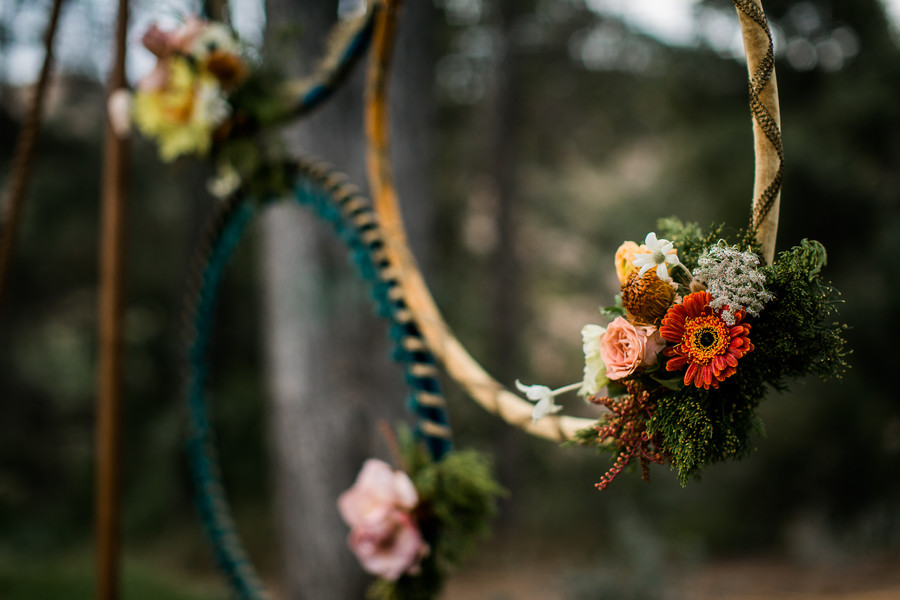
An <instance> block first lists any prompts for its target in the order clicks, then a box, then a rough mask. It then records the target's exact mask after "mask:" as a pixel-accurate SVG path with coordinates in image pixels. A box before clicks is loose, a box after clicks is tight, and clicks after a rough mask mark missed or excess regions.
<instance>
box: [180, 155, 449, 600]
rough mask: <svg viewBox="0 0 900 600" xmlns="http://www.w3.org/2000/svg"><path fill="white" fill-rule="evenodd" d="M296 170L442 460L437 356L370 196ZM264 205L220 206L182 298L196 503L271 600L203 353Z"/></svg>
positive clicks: (420, 426)
mask: <svg viewBox="0 0 900 600" xmlns="http://www.w3.org/2000/svg"><path fill="white" fill-rule="evenodd" d="M292 168H293V169H294V181H295V184H294V190H293V195H294V198H295V200H296V201H297V202H298V203H299V204H301V205H303V206H306V207H308V208H309V209H311V210H312V211H313V212H314V213H315V214H317V215H318V216H319V217H320V218H321V219H322V220H324V221H326V222H327V223H329V224H330V225H331V226H332V229H333V230H334V231H335V233H336V234H337V236H338V237H339V239H341V241H343V242H344V243H345V244H346V245H347V247H348V248H349V250H350V253H351V259H352V261H353V263H354V264H355V265H356V267H357V270H358V273H359V274H360V276H361V277H362V278H363V279H365V280H366V281H367V282H369V283H370V284H371V286H372V298H373V300H374V302H375V306H376V308H377V311H378V314H379V315H380V316H382V317H385V318H388V319H390V322H391V327H390V337H391V339H392V340H393V341H394V350H393V358H394V359H395V360H396V361H398V362H400V363H401V364H402V365H403V367H404V372H405V377H406V382H407V384H408V385H409V387H410V390H411V393H410V397H409V400H408V408H409V410H410V411H411V412H413V413H414V414H415V415H416V417H417V424H416V431H417V433H418V435H419V436H420V438H421V439H422V440H423V441H424V443H425V445H426V447H427V448H428V450H429V452H430V453H431V455H432V457H433V458H434V459H435V460H440V459H441V458H442V457H443V456H444V454H446V453H447V452H448V451H449V450H450V449H451V448H452V441H451V432H450V426H449V421H448V418H447V413H446V405H445V402H444V398H443V396H442V394H441V388H440V383H439V381H438V378H437V367H436V364H435V359H434V356H433V355H432V354H431V353H430V352H429V351H428V349H427V347H426V346H425V344H424V342H423V340H422V336H421V333H420V331H419V328H418V326H417V325H416V323H415V321H414V320H413V318H412V314H411V313H410V311H409V310H408V308H407V306H406V303H405V301H404V298H403V295H402V292H401V290H400V287H399V286H398V285H397V282H396V280H395V279H394V277H393V275H392V270H391V265H390V263H389V262H388V260H387V258H386V255H385V253H384V242H383V240H382V236H381V232H380V229H379V225H378V223H377V221H376V220H375V217H374V213H373V211H372V208H371V205H370V204H369V201H368V200H367V199H366V198H365V197H363V196H362V195H361V194H360V193H359V192H358V190H357V189H356V187H355V186H353V185H352V184H350V183H349V182H348V181H347V179H346V178H345V177H344V176H343V175H341V174H339V173H337V172H335V171H334V170H333V169H331V168H330V167H329V166H327V165H325V164H323V163H313V162H304V161H301V162H299V163H298V164H296V165H294V166H293V167H292ZM258 206H260V205H259V204H258V203H256V202H254V201H252V200H250V199H248V198H237V197H232V198H231V199H229V200H228V201H227V202H226V203H224V204H222V205H221V206H220V208H219V210H218V211H217V212H216V214H215V216H214V218H213V220H212V222H211V224H210V225H209V226H208V228H207V231H206V232H205V234H204V236H203V241H202V243H201V245H200V247H199V248H198V250H197V252H196V254H195V259H194V263H193V269H192V273H191V281H190V284H189V286H188V292H187V300H186V305H185V325H186V328H187V329H186V339H187V347H188V354H187V373H186V374H185V385H186V394H185V395H186V398H187V403H188V420H189V424H190V427H189V433H188V441H187V449H188V459H189V464H190V467H191V472H192V476H193V480H194V487H195V494H196V503H197V507H198V510H199V512H200V517H201V520H202V522H203V525H204V529H205V530H206V533H207V536H208V537H209V539H210V542H211V543H212V546H213V550H214V554H215V557H216V561H217V562H218V564H219V567H220V568H221V569H222V570H223V571H224V573H225V574H226V576H227V577H228V579H229V581H230V583H231V585H232V587H233V588H234V590H235V591H236V592H237V594H238V595H239V597H240V598H242V599H246V600H268V599H269V598H270V596H268V595H267V593H266V591H265V590H264V588H263V586H262V584H261V582H260V579H259V576H258V575H257V573H256V570H255V568H254V567H253V565H252V563H251V562H250V559H249V558H248V556H247V552H246V551H245V549H244V547H243V544H242V542H241V539H240V536H239V534H238V532H237V528H236V526H235V522H234V518H233V516H232V513H231V509H230V507H229V504H228V500H227V497H226V495H225V489H224V486H223V484H222V474H221V469H220V467H219V462H218V458H217V453H216V450H215V446H214V443H213V442H214V434H213V430H212V426H211V423H210V417H209V406H208V403H207V398H206V394H207V392H206V390H207V388H208V384H209V379H210V377H209V366H208V363H207V360H206V356H207V354H208V348H209V344H210V338H211V336H212V329H213V324H214V323H213V321H214V319H213V316H214V313H215V304H216V297H217V291H218V289H219V284H220V282H221V280H222V277H223V275H224V273H225V269H226V267H227V265H228V262H229V259H230V257H231V255H232V253H233V252H234V250H235V248H236V247H237V245H238V242H239V241H240V239H241V236H242V234H243V232H244V230H245V228H246V226H247V225H248V224H249V223H250V221H251V220H252V219H253V217H254V216H255V215H256V214H257V213H258V212H259V211H258Z"/></svg>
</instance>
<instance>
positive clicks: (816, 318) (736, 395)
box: [645, 219, 847, 485]
mask: <svg viewBox="0 0 900 600" xmlns="http://www.w3.org/2000/svg"><path fill="white" fill-rule="evenodd" d="M660 230H661V231H662V232H663V234H662V235H665V236H667V237H668V236H671V239H672V240H673V241H675V245H676V247H677V249H678V255H679V257H680V258H681V260H682V261H683V262H684V263H685V264H686V265H687V266H688V267H689V268H690V267H693V266H695V265H696V261H697V259H698V258H699V257H700V256H701V255H702V252H703V251H704V248H706V247H708V246H709V245H711V244H713V243H716V241H718V239H720V236H721V228H720V227H719V228H713V229H712V230H711V232H710V233H708V234H704V233H703V232H702V230H701V229H700V228H699V227H698V226H697V225H696V224H692V223H689V224H683V223H681V222H680V221H678V220H676V219H665V220H663V221H660ZM747 238H748V235H747V234H746V233H741V234H740V236H739V239H741V240H742V243H746V244H748V245H749V242H748V241H747ZM826 261H827V255H826V252H825V248H824V247H823V246H822V244H820V243H818V242H815V241H809V240H805V239H804V240H803V241H801V242H800V244H799V245H797V246H794V247H793V248H791V249H790V250H788V251H786V252H782V253H780V254H779V255H778V260H777V261H776V262H775V264H774V265H771V266H766V267H762V268H761V271H762V273H763V274H764V275H765V277H766V289H767V290H768V291H769V292H770V293H772V294H773V295H774V296H775V299H774V300H772V301H770V302H769V303H768V304H767V305H766V307H765V309H764V310H762V311H761V312H760V315H759V316H758V317H755V318H754V317H749V316H748V317H747V318H746V322H748V323H750V325H751V330H750V340H751V341H752V342H753V345H754V351H752V352H750V353H748V354H747V355H746V356H744V357H743V358H741V359H740V362H739V364H738V367H737V373H736V374H735V375H734V376H732V377H729V378H728V379H726V380H725V381H723V382H722V383H721V384H720V385H719V387H718V388H713V389H710V390H705V389H702V388H697V387H695V386H693V385H687V386H671V385H670V386H665V382H662V381H659V380H651V381H650V382H648V383H649V386H648V389H650V388H652V387H653V386H654V383H653V382H654V381H655V382H658V383H660V384H663V385H664V388H667V389H664V388H657V389H656V390H654V391H653V393H654V394H656V395H658V398H657V405H656V409H655V411H654V414H653V416H652V418H651V419H650V422H649V423H648V432H650V433H651V434H658V435H660V436H661V437H662V439H663V444H664V448H665V451H666V452H667V454H668V457H669V460H670V462H671V465H672V468H673V469H674V470H675V471H676V472H677V473H678V479H679V481H681V483H682V485H684V484H685V483H686V482H687V480H688V478H690V477H692V476H696V475H698V474H699V473H700V471H702V470H703V468H704V467H706V466H708V465H710V464H713V463H716V462H719V461H724V460H730V459H738V458H742V457H744V456H746V455H747V453H748V452H749V451H750V450H751V449H752V443H751V439H752V436H753V434H757V435H761V434H763V432H764V429H763V426H762V422H761V421H760V419H759V417H758V416H757V414H756V409H757V407H758V405H759V403H760V402H761V401H762V400H763V398H765V396H766V393H767V390H768V387H770V386H771V387H773V388H775V389H779V390H781V389H785V388H786V386H787V382H788V380H789V379H792V378H797V377H802V376H804V375H807V374H815V375H818V376H820V377H822V378H829V377H840V376H841V375H842V374H843V373H844V371H845V370H846V369H847V363H846V361H845V356H846V350H845V341H844V338H843V332H844V331H845V329H846V327H845V326H844V325H842V324H840V323H837V322H836V321H835V320H834V318H835V317H836V313H837V310H836V308H835V305H836V302H837V296H838V293H837V291H836V290H835V289H834V288H833V287H832V286H831V285H830V284H828V283H827V282H825V281H824V280H822V278H821V277H820V272H821V269H822V267H823V266H824V265H825V263H826ZM646 379H648V378H645V380H646ZM672 387H678V388H679V389H675V390H672Z"/></svg>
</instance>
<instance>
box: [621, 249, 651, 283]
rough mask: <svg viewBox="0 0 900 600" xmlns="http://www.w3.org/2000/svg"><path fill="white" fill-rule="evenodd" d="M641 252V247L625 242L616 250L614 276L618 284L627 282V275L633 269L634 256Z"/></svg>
mask: <svg viewBox="0 0 900 600" xmlns="http://www.w3.org/2000/svg"><path fill="white" fill-rule="evenodd" d="M641 250H642V248H641V246H638V245H637V244H636V243H634V242H625V243H624V244H622V245H621V246H619V249H618V250H616V275H618V276H619V283H620V284H621V283H625V282H626V281H628V274H629V273H631V271H632V270H634V269H635V266H634V255H635V253H637V252H641ZM644 250H645V249H644Z"/></svg>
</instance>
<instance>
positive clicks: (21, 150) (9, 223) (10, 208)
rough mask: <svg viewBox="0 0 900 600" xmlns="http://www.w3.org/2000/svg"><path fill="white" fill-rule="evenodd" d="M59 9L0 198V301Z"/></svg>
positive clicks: (57, 4)
mask: <svg viewBox="0 0 900 600" xmlns="http://www.w3.org/2000/svg"><path fill="white" fill-rule="evenodd" d="M61 8H62V0H54V2H53V8H52V9H51V10H50V21H49V23H48V24H47V33H46V35H45V37H44V52H45V54H44V66H42V67H41V74H40V75H39V76H38V81H37V85H36V86H35V90H34V97H33V98H32V100H31V106H29V108H28V114H27V115H26V116H25V121H24V123H23V124H22V129H21V131H20V132H19V140H18V142H17V144H16V154H15V158H14V162H13V168H12V175H11V176H10V178H9V187H8V188H7V190H6V194H5V195H4V197H3V198H0V211H2V213H3V214H0V300H2V299H3V285H4V283H5V282H6V274H7V273H8V272H9V265H10V263H11V261H12V252H13V247H14V246H15V243H16V232H17V229H18V226H19V219H20V218H21V212H22V203H23V202H24V200H25V191H26V189H27V188H28V180H29V179H30V176H31V167H32V165H33V164H34V147H35V145H36V143H37V134H38V129H40V125H41V114H42V112H43V108H44V100H45V99H46V97H47V84H48V82H49V81H50V69H51V67H52V65H53V38H54V37H55V36H56V30H57V26H58V25H59V13H60V9H61Z"/></svg>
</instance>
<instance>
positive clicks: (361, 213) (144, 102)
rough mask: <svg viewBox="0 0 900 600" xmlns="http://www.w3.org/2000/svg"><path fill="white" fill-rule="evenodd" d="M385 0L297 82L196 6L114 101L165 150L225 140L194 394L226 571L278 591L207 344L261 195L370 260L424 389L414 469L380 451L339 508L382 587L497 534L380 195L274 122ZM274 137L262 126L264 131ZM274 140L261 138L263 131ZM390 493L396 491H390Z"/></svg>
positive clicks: (123, 117) (351, 53) (398, 443)
mask: <svg viewBox="0 0 900 600" xmlns="http://www.w3.org/2000/svg"><path fill="white" fill-rule="evenodd" d="M383 6H384V5H383V4H382V3H381V2H376V3H373V6H372V8H371V9H370V11H369V12H368V13H367V14H366V15H364V16H363V17H361V18H360V19H358V20H355V21H352V22H350V23H349V24H342V25H340V26H339V27H338V30H339V34H340V35H339V36H338V37H337V38H336V39H337V42H336V43H335V44H334V48H333V49H332V52H331V53H330V54H329V55H328V56H327V57H326V59H324V60H323V61H322V66H321V68H320V69H319V71H318V72H317V74H316V75H315V76H314V77H312V78H311V79H310V80H308V81H305V82H298V83H292V84H287V85H282V84H281V83H280V82H279V80H278V79H277V78H272V77H268V78H267V77H266V76H265V73H264V71H263V70H262V69H259V70H257V71H251V69H250V61H249V60H248V59H247V58H246V57H247V55H248V53H246V52H245V48H244V47H243V44H242V43H241V42H240V40H239V39H238V38H237V37H236V36H235V34H234V32H233V31H231V30H230V29H229V28H228V27H226V26H225V25H224V24H222V23H216V22H208V21H203V20H201V19H198V18H193V17H192V18H188V19H187V20H186V21H185V22H184V23H183V24H182V25H181V26H180V27H179V28H178V29H176V30H174V31H170V32H165V31H162V30H160V29H159V28H158V27H156V26H155V25H152V26H151V27H150V29H149V31H148V32H147V33H146V34H145V35H144V38H143V40H142V42H143V44H144V45H145V46H146V47H147V49H148V50H150V51H151V52H152V53H154V54H155V55H156V56H157V58H158V61H157V65H156V68H155V69H154V70H153V71H152V72H151V73H150V74H149V75H147V76H146V77H144V78H143V79H142V80H141V82H139V84H138V86H137V90H136V92H135V94H134V96H133V97H132V96H130V95H127V94H126V95H125V96H121V95H120V96H119V97H118V98H115V99H112V100H111V101H110V120H111V122H112V123H113V124H114V127H115V126H116V124H117V123H118V126H119V127H127V126H130V123H132V122H134V124H135V125H136V126H137V128H138V129H140V130H141V132H142V133H143V134H144V135H145V136H146V137H149V138H151V139H153V140H154V141H155V142H156V144H157V146H158V150H159V154H160V157H161V158H162V159H163V160H165V161H170V160H174V159H176V158H178V157H180V156H185V155H197V156H201V157H202V156H206V155H210V154H211V155H212V158H213V160H214V161H215V163H216V165H217V168H218V174H217V176H216V177H214V178H213V179H212V180H211V181H210V182H209V184H208V188H209V191H210V192H211V193H212V194H213V195H215V196H218V197H219V198H220V199H221V200H222V202H221V203H220V204H219V205H218V206H217V208H216V212H215V215H214V217H213V219H212V222H211V225H210V226H209V228H208V230H207V232H206V235H205V237H204V240H203V243H202V244H201V246H200V247H199V249H198V251H197V254H196V258H195V262H194V266H195V268H194V271H193V279H192V281H191V283H190V286H189V292H188V297H187V301H186V312H185V318H186V326H187V331H186V344H187V348H188V352H187V357H186V362H187V364H186V380H185V397H186V400H187V403H188V409H189V410H188V413H189V425H190V433H189V439H188V454H189V460H190V467H191V472H192V475H193V478H194V482H195V494H196V498H197V504H198V506H199V509H200V513H201V518H202V520H203V523H204V527H205V529H206V533H207V535H208V537H209V539H210V541H211V544H212V546H213V550H214V552H215V555H216V558H217V560H218V562H219V564H220V566H221V568H222V570H223V571H224V572H225V573H226V574H227V576H228V577H229V579H230V581H231V583H232V585H233V587H234V589H235V590H236V591H237V593H238V595H239V596H240V597H242V598H251V599H256V598H266V597H267V595H266V592H265V591H264V589H263V587H262V585H261V584H260V582H259V577H258V576H257V574H256V571H255V570H254V568H253V566H252V563H251V562H250V561H249V560H248V558H247V555H246V552H245V551H244V548H243V545H242V543H241V540H240V537H239V535H238V533H237V531H236V529H235V527H234V522H233V518H232V516H231V511H230V508H229V505H228V502H227V499H226V496H225V492H224V489H223V486H222V482H221V476H220V469H219V466H218V460H217V458H216V453H215V449H214V445H213V434H212V431H211V425H210V419H209V415H208V406H207V388H208V383H209V378H210V372H209V369H208V366H207V364H206V356H207V353H208V346H209V342H210V336H211V330H212V327H213V313H214V309H215V303H216V297H217V293H218V287H219V282H220V281H221V279H222V277H223V275H224V271H225V268H226V266H227V263H228V260H229V257H230V256H231V254H232V252H233V250H234V248H235V247H236V245H237V243H238V242H239V240H240V238H241V234H242V232H243V230H244V228H245V227H246V225H247V224H248V223H249V222H250V220H251V219H252V218H253V216H254V215H255V214H256V213H257V212H259V210H260V209H261V208H263V207H264V206H267V205H269V204H271V203H272V202H274V201H275V200H277V199H280V198H284V197H286V196H293V198H294V199H295V200H296V201H297V202H298V203H300V204H302V205H305V206H307V207H309V208H310V209H311V210H313V212H315V213H316V214H317V215H318V216H319V217H320V218H321V219H322V220H324V221H325V222H327V223H329V224H331V226H332V228H333V229H334V231H335V233H336V234H337V235H338V237H339V238H340V239H341V241H343V242H344V243H345V244H346V245H347V247H348V249H349V250H350V252H351V255H352V259H353V262H355V264H356V266H357V269H358V273H359V275H360V276H361V277H362V278H363V279H364V280H365V281H367V282H368V283H369V284H370V285H371V286H372V297H373V300H374V301H375V305H376V308H377V310H378V313H379V314H380V315H381V316H383V317H385V318H387V319H389V321H390V323H391V328H390V337H391V338H392V339H393V341H394V345H395V350H394V354H393V356H394V358H395V360H397V361H398V362H400V363H401V364H402V365H403V367H404V370H405V375H406V383H407V385H408V386H409V388H410V390H411V394H410V397H409V401H408V403H407V407H408V409H409V410H410V412H412V413H414V414H415V417H416V425H415V430H414V431H406V430H400V431H398V432H397V433H393V432H390V433H388V434H387V436H388V439H389V441H390V442H391V444H390V445H391V447H392V449H396V451H395V459H396V461H397V462H398V463H399V464H400V466H402V468H403V469H404V471H405V472H404V473H396V474H392V469H391V467H389V466H388V465H386V464H385V463H378V462H373V461H369V462H368V463H367V466H366V468H364V469H363V472H362V473H361V474H360V479H359V480H358V481H357V485H355V486H354V488H353V489H352V490H349V491H348V492H346V493H345V494H344V495H342V496H341V500H340V502H339V503H338V509H339V511H340V513H341V515H342V516H343V517H344V518H345V520H346V521H347V523H348V525H349V526H350V528H351V534H350V538H349V540H348V543H349V546H350V549H351V550H352V551H354V552H355V553H356V555H357V557H358V558H359V560H360V563H361V565H362V566H363V568H364V569H365V570H367V571H368V572H370V573H372V574H374V575H377V576H378V577H379V579H377V580H376V581H375V583H373V588H372V592H371V594H372V595H373V597H382V598H397V597H416V598H424V597H432V596H435V595H436V594H437V593H438V591H439V590H440V587H441V585H442V582H443V580H444V578H445V576H446V574H447V573H448V571H449V570H450V569H451V568H453V567H454V566H456V565H457V564H458V563H459V562H460V561H461V560H462V559H463V558H464V557H465V556H466V555H467V554H468V553H469V552H470V551H471V550H472V549H473V546H474V544H475V542H476V541H477V540H479V539H480V538H481V537H483V536H484V535H485V534H486V533H487V522H488V521H489V519H490V518H491V517H492V516H493V514H494V511H495V509H496V497H497V496H498V495H500V494H501V493H502V492H503V490H502V489H501V488H500V487H499V486H498V485H497V484H496V483H495V482H494V479H493V477H492V475H491V466H490V461H488V460H487V459H486V458H485V457H483V456H482V455H481V454H479V453H477V452H474V451H467V450H460V451H457V450H454V449H453V444H452V440H451V430H450V425H449V421H448V417H447V412H446V405H445V402H444V398H443V395H442V393H441V388H440V384H439V382H438V379H437V375H438V369H437V366H436V360H435V358H434V355H433V354H432V353H431V351H430V350H429V349H428V347H427V345H426V344H425V342H424V340H423V338H422V335H421V332H420V329H419V325H418V323H417V321H416V319H415V317H414V315H413V314H412V312H410V310H409V308H408V306H407V303H406V300H405V297H404V292H403V290H402V289H401V288H400V287H399V285H398V283H397V279H396V273H395V269H394V266H393V264H392V263H391V261H390V260H389V258H388V256H387V254H386V250H385V246H386V243H385V241H384V236H383V235H382V233H381V229H380V226H379V224H378V221H377V219H376V217H375V214H374V211H373V209H372V207H371V205H370V203H369V201H368V200H367V199H366V198H364V197H363V196H362V195H360V193H359V192H358V190H357V188H356V187H355V186H353V185H352V184H350V183H349V182H348V181H347V180H346V178H344V176H342V175H340V174H339V173H337V172H335V171H334V170H333V169H331V167H329V166H327V165H325V164H324V163H321V162H317V161H311V160H299V161H295V160H288V159H286V158H285V156H286V152H285V151H284V150H283V149H282V147H281V145H280V143H279V142H278V141H277V140H270V139H265V137H264V136H265V134H266V132H265V129H266V128H267V127H269V126H271V125H275V124H278V123H280V122H282V121H283V120H286V119H288V118H291V117H297V116H300V115H302V114H303V113H305V112H307V111H309V110H312V109H313V108H314V107H316V106H318V105H319V104H320V103H322V102H323V101H324V100H325V99H327V97H328V96H329V95H330V94H331V93H332V92H333V90H334V89H335V87H336V86H337V85H338V84H339V83H340V81H342V80H343V79H344V77H345V75H346V74H347V72H348V71H349V69H350V68H351V66H352V65H353V64H354V63H355V62H356V61H357V59H358V58H359V57H360V56H361V55H362V53H363V51H364V50H365V48H366V46H367V45H368V43H369V42H370V40H371V39H372V33H373V29H374V23H375V18H376V16H377V15H378V14H380V13H381V12H382V10H383ZM259 138H262V139H259ZM261 142H262V143H261ZM385 498H388V499H393V500H391V501H389V502H383V500H384V499H385Z"/></svg>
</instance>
